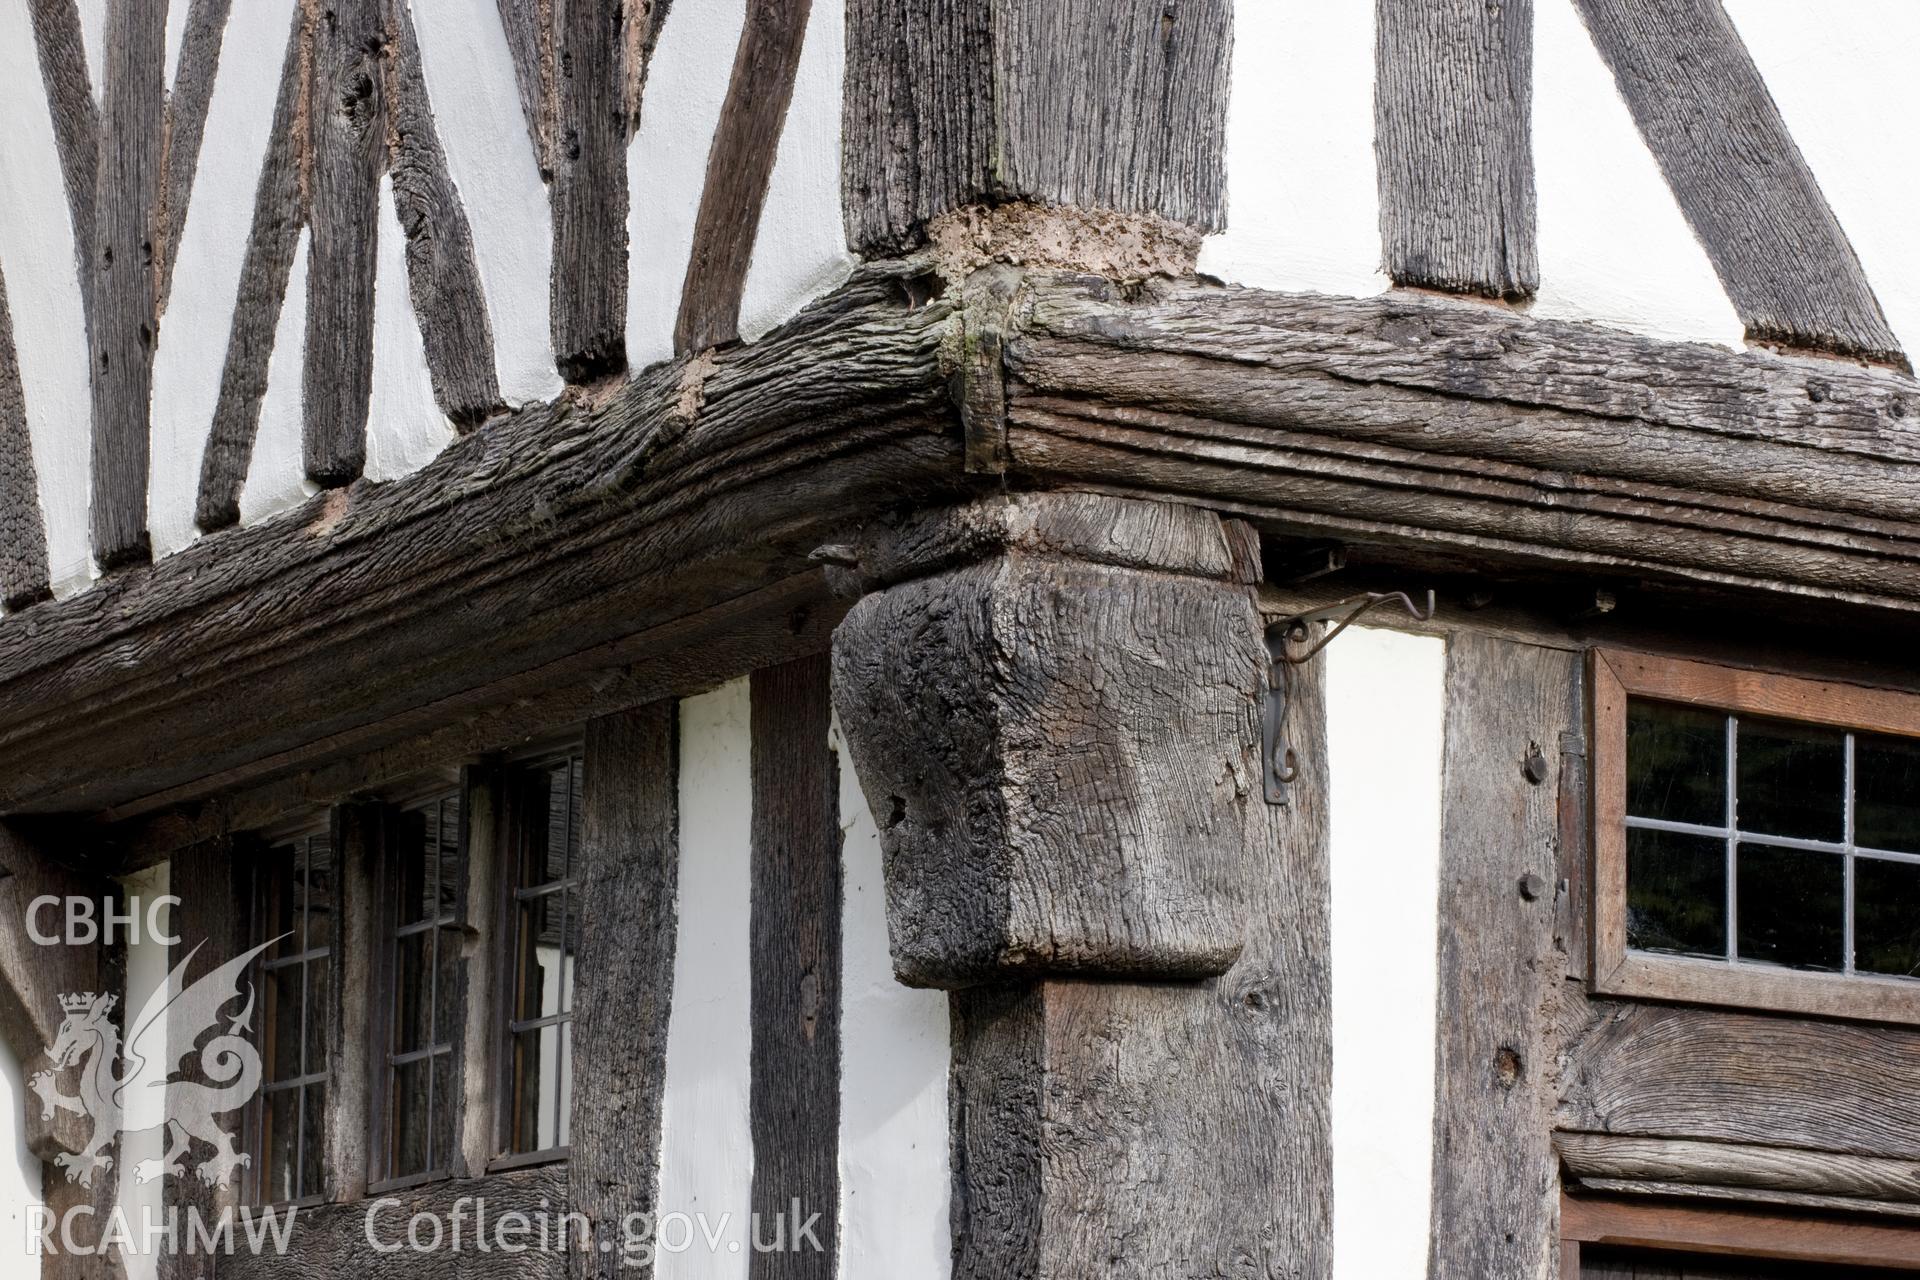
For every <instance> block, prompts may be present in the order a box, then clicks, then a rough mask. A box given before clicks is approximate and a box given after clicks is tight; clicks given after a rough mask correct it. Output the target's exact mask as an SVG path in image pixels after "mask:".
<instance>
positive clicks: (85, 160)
mask: <svg viewBox="0 0 1920 1280" xmlns="http://www.w3.org/2000/svg"><path fill="white" fill-rule="evenodd" d="M28 13H29V14H30V15H31V16H32V18H33V39H34V45H35V47H36V50H37V52H38V53H39V56H40V76H41V79H43V80H44V81H45V82H46V86H47V110H48V114H49V115H50V116H51V117H52V120H53V141H54V146H55V148H56V149H57V150H58V151H59V153H60V177H61V180H62V182H63V184H64V185H65V187H66V189H67V208H68V211H69V212H70V213H71V214H72V217H73V256H74V263H75V265H76V266H77V267H78V268H79V270H80V279H81V281H82V282H83V283H82V287H81V289H80V305H81V307H82V308H83V310H84V312H85V314H86V316H87V325H88V328H89V330H91V328H92V325H93V290H92V289H90V288H87V287H86V285H85V282H87V281H90V280H92V279H93V244H94V238H95V237H94V221H95V202H96V201H97V200H98V199H99V186H98V179H97V178H96V176H95V175H96V173H97V171H98V167H99V163H100V110H99V108H98V107H97V106H95V105H94V101H93V88H92V86H91V85H90V84H89V82H88V75H87V44H86V40H85V39H84V38H83V37H82V36H81V34H80V8H79V5H78V4H77V3H76V0H30V4H29V8H28Z"/></svg>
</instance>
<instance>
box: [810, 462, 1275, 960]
mask: <svg viewBox="0 0 1920 1280" xmlns="http://www.w3.org/2000/svg"><path fill="white" fill-rule="evenodd" d="M858 572H859V573H860V575H861V576H862V578H863V579H864V580H865V582H866V585H867V587H868V589H869V590H870V591H871V592H872V594H869V595H867V596H866V597H865V598H864V599H862V600H861V601H860V602H859V603H858V604H856V605H855V606H854V607H853V610H852V611H851V612H850V613H849V614H848V615H847V618H846V620H845V621H843V622H842V623H841V624H840V627H839V629H838V630H837V631H836V632H835V633H834V673H833V680H834V704H835V706H836V708H837V709H838V710H839V712H840V721H841V724H842V725H843V726H844V727H845V728H846V732H847V735H848V745H849V747H850V749H851V751H852V754H853V759H854V761H855V763H856V765H857V766H858V768H859V772H860V782H861V786H862V789H863V790H864V791H865V793H866V797H867V803H868V805H869V806H870V808H871V809H872V811H873V813H874V814H875V815H876V817H877V818H878V819H879V822H880V827H881V841H882V843H883V845H884V847H885V849H886V851H887V914H888V924H889V932H890V934H891V937H892V943H893V962H894V972H895V974H896V975H897V976H898V977H899V978H900V979H901V981H903V982H906V983H908V984H909V985H915V986H942V987H963V986H968V985H971V984H974V983H978V982H986V981H995V980H1005V979H1007V978H1010V977H1013V976H1016V975H1020V976H1036V977H1037V976H1041V975H1053V974H1073V973H1099V974H1105V975H1115V974H1132V975H1136V976H1140V977H1154V978H1193V977H1209V976H1212V975H1215V974H1219V973H1222V972H1224V971H1225V970H1226V969H1227V968H1228V966H1230V965H1231V964H1232V963H1233V960H1234V958H1235V957H1236V956H1237V955H1238V954H1239V950H1240V945H1241V940H1242V931H1243V927H1244V919H1243V914H1242V910H1241V905H1242V904H1241V893H1240V884H1239V871H1240V853H1239V851H1240V848H1241V844H1242V842H1243V840H1244V839H1245V829H1246V823H1247V821H1248V817H1247V812H1246V810H1247V804H1248V791H1247V788H1248V786H1249V785H1251V784H1250V783H1249V775H1245V774H1243V773H1242V772H1241V753H1242V752H1243V751H1244V750H1245V749H1246V748H1247V746H1248V743H1249V742H1250V741H1251V733H1252V729H1251V725H1252V711H1251V708H1252V707H1253V704H1254V699H1255V695H1256V693H1257V691H1258V688H1259V684H1260V672H1261V670H1262V668H1263V656H1264V649H1263V647H1262V644H1261V640H1260V628H1259V620H1258V618H1257V617H1256V616H1255V613H1254V609H1253V602H1252V599H1251V595H1250V593H1249V591H1248V588H1247V586H1246V585H1245V584H1243V583H1240V582H1236V581H1235V580H1234V579H1235V565H1234V563H1233V554H1232V550H1231V547H1230V545H1229V543H1228V540H1227V538H1226V535H1225V533H1224V532H1223V530H1222V528H1221V525H1220V522H1219V520H1218V519H1217V518H1216V517H1214V516H1213V515H1211V514H1210V513H1207V512H1203V511H1199V510H1197V509H1193V508H1185V507H1173V506H1164V505H1160V504H1155V503H1144V502H1128V501H1121V500H1115V499H1111V498H1103V497H1097V496H1094V495H1083V494H1050V495H1018V496H1007V497H995V498H986V499H981V500H980V501H979V502H977V503H975V504H972V505H970V506H964V507H960V508H958V509H953V510H949V511H936V512H933V513H931V514H928V515H925V516H916V517H914V518H912V519H910V520H908V521H906V522H905V523H904V524H903V525H902V526H901V528H900V530H899V531H898V532H897V533H891V532H889V533H886V534H881V535H879V536H877V537H876V539H875V541H874V543H873V544H872V545H870V546H869V547H868V548H867V549H866V550H864V551H863V552H862V553H861V555H860V565H859V570H858ZM1174 654H1178V655H1179V661H1177V662H1176V661H1173V660H1172V655H1174Z"/></svg>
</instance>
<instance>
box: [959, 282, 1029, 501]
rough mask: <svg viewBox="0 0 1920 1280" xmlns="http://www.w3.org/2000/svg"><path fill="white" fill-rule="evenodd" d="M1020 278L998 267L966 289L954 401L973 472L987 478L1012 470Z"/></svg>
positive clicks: (968, 285)
mask: <svg viewBox="0 0 1920 1280" xmlns="http://www.w3.org/2000/svg"><path fill="white" fill-rule="evenodd" d="M1020 278H1021V277H1020V272H1019V271H1018V270H1017V269H1015V268H1013V267H1009V266H1005V265H1003V264H998V263H996V264H993V265H990V266H986V267H982V268H980V269H979V270H978V271H975V272H974V273H973V274H972V275H970V276H969V277H967V281H966V284H965V286H964V289H965V293H966V297H967V309H966V311H965V312H964V313H963V314H962V316H961V320H960V324H961V333H960V339H961V343H962V347H961V354H960V371H959V375H958V377H956V379H955V386H954V401H955V403H956V405H957V406H958V408H959V410H960V430H961V432H962V433H963V434H964V435H965V436H966V439H967V470H968V471H972V472H977V473H979V474H981V475H1002V474H1004V473H1005V472H1006V469H1007V363H1006V345H1007V329H1008V326H1009V324H1010V322H1011V317H1012V311H1013V306H1014V299H1015V297H1016V296H1017V294H1018V292H1019V288H1020Z"/></svg>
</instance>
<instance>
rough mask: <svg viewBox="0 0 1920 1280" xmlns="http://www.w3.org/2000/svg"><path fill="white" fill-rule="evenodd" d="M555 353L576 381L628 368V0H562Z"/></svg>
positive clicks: (557, 14) (556, 53)
mask: <svg viewBox="0 0 1920 1280" xmlns="http://www.w3.org/2000/svg"><path fill="white" fill-rule="evenodd" d="M552 3H553V8H552V13H553V27H552V33H553V35H552V38H553V98H554V129H553V145H552V149H551V158H552V163H553V299H552V304H553V309H552V320H553V354H554V357H555V359H556V360H557V361H558V362H559V366H560V375H561V376H562V377H563V378H565V379H566V380H567V381H568V382H573V383H581V382H592V381H594V380H596V379H598V378H604V377H609V376H611V375H614V374H618V373H620V372H622V371H623V370H625V369H626V367H627V338H626V331H627V108H626V93H625V89H624V87H623V84H622V80H621V74H622V71H621V64H622V57H621V47H622V38H621V28H622V25H623V23H622V4H621V0H552Z"/></svg>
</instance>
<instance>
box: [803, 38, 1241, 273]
mask: <svg viewBox="0 0 1920 1280" xmlns="http://www.w3.org/2000/svg"><path fill="white" fill-rule="evenodd" d="M1232 47H1233V6H1232V4H1231V3H1229V0H1057V2H1056V3H1049V4H1037V5H1036V4H1027V3H1022V2H1020V0H981V2H980V3H977V4H961V5H956V4H952V3H949V2H948V0H853V2H852V3H850V4H849V5H848V6H847V74H846V103H845V111H846V122H847V123H846V152H845V155H844V157H843V158H842V162H841V172H842V183H841V186H842V190H843V193H844V196H843V199H844V203H845V212H846V223H847V240H848V243H849V244H851V245H852V246H853V248H854V249H855V251H856V252H861V253H876V252H888V251H894V250H899V249H903V248H907V247H910V246H912V245H914V244H917V243H919V242H920V241H921V240H922V239H924V238H925V235H926V230H927V224H928V222H929V221H931V220H932V219H935V218H938V217H939V216H940V215H942V214H944V213H948V212H950V211H953V210H956V209H961V208H963V207H965V206H968V205H972V204H976V203H980V202H986V203H998V202H1006V201H1024V202H1032V203H1035V204H1043V205H1073V206H1078V207H1080V208H1083V209H1099V210H1111V211H1115V212H1118V213H1123V214H1133V215H1146V216H1148V217H1151V218H1158V219H1164V220H1166V221H1167V222H1170V223H1177V224H1180V225H1182V226H1184V227H1186V228H1189V229H1192V230H1194V231H1212V230H1217V229H1218V228H1220V227H1221V226H1223V225H1224V224H1225V218H1226V164H1225V159H1224V141H1225V137H1226V108H1227V67H1228V60H1229V55H1230V53H1231V51H1232Z"/></svg>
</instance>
